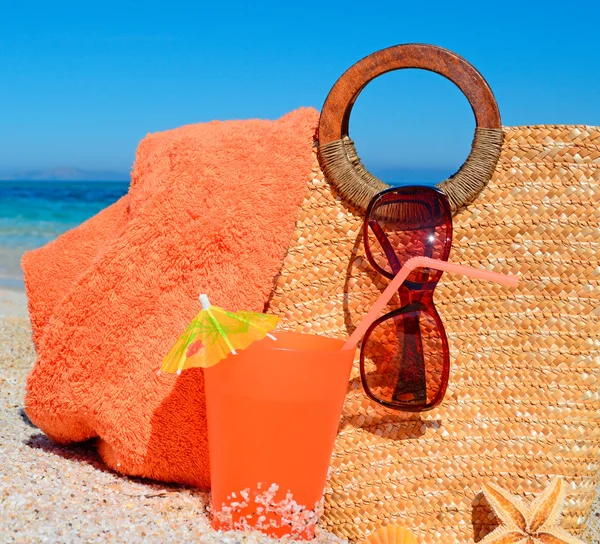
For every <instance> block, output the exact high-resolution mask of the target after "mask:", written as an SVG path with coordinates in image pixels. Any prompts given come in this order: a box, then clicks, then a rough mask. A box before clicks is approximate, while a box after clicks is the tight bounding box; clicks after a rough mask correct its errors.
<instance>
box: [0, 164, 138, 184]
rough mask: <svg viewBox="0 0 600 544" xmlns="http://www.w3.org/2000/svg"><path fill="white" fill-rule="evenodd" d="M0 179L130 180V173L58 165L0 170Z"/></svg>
mask: <svg viewBox="0 0 600 544" xmlns="http://www.w3.org/2000/svg"><path fill="white" fill-rule="evenodd" d="M0 180H4V181H11V180H18V181H128V180H129V174H127V173H125V172H116V171H114V170H80V169H79V168H74V167H72V166H58V167H56V168H51V169H49V170H25V171H20V172H16V171H13V172H0Z"/></svg>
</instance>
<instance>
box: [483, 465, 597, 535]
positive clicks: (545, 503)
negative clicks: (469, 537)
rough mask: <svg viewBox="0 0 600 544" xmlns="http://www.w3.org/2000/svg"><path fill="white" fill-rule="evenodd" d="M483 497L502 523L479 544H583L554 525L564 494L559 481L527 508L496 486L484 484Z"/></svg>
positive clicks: (555, 481)
mask: <svg viewBox="0 0 600 544" xmlns="http://www.w3.org/2000/svg"><path fill="white" fill-rule="evenodd" d="M483 494H484V495H485V498H486V499H487V501H488V502H489V503H490V505H491V506H492V508H493V510H494V513H495V514H496V516H497V517H498V518H499V519H500V521H501V522H502V524H501V525H500V526H499V527H498V528H496V529H495V530H494V531H493V532H491V533H490V534H489V535H487V536H486V537H485V538H484V539H483V540H481V541H480V542H479V544H585V542H583V540H579V539H578V538H576V537H574V536H573V535H570V534H569V533H567V532H566V531H565V530H564V529H561V528H560V527H558V525H557V522H558V518H559V517H560V514H561V511H562V509H563V506H564V502H565V496H566V494H567V489H566V486H565V483H564V481H563V480H562V479H561V478H558V477H555V478H553V479H552V481H551V482H550V485H549V486H548V487H547V488H546V489H545V490H544V491H543V492H542V493H541V494H540V495H538V496H537V497H536V498H535V499H534V501H533V502H532V503H531V504H529V505H527V504H525V502H524V501H523V500H522V499H521V498H520V497H518V496H515V495H511V494H510V493H508V492H507V491H505V490H504V489H502V488H501V487H499V486H497V485H495V484H484V486H483Z"/></svg>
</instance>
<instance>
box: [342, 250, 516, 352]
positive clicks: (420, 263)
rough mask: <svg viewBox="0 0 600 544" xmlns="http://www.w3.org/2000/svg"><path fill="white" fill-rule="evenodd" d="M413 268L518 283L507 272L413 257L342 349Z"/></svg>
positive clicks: (362, 331)
mask: <svg viewBox="0 0 600 544" xmlns="http://www.w3.org/2000/svg"><path fill="white" fill-rule="evenodd" d="M415 268H433V269H434V270H441V271H443V272H451V273H454V274H461V275H463V276H469V277H471V278H476V279H480V280H486V281H491V282H495V283H500V284H501V285H506V286H508V287H516V286H517V284H518V283H519V279H518V278H517V277H515V276H510V275H508V274H498V273H497V272H490V271H489V270H483V269H481V268H474V267H472V266H465V265H462V264H455V263H450V262H448V261H440V260H438V259H430V258H429V257H413V258H412V259H409V260H408V261H406V263H404V266H403V267H402V269H401V270H400V272H399V273H398V274H397V275H396V276H395V277H394V279H393V280H392V281H391V282H390V283H389V285H388V286H387V287H386V289H385V291H384V292H383V293H382V294H381V295H380V296H379V298H378V299H377V300H376V301H375V304H373V306H372V307H371V309H370V310H369V312H368V313H367V314H366V315H365V316H364V317H363V318H362V320H361V321H360V323H359V324H358V327H356V329H355V330H354V332H353V333H352V334H351V335H350V338H348V340H346V343H345V344H344V347H343V348H342V349H355V348H356V345H357V344H358V341H359V340H360V339H361V338H362V337H363V335H364V334H365V332H366V331H367V329H368V328H369V327H370V325H371V324H372V323H373V321H375V320H376V319H377V318H378V317H379V315H380V314H381V310H383V308H385V306H386V304H387V303H388V302H389V301H390V299H391V298H392V297H393V296H394V294H395V293H396V292H397V291H398V289H400V286H401V285H402V284H403V283H404V281H405V280H406V278H407V277H408V276H409V274H410V273H411V272H412V271H413V270H414V269H415Z"/></svg>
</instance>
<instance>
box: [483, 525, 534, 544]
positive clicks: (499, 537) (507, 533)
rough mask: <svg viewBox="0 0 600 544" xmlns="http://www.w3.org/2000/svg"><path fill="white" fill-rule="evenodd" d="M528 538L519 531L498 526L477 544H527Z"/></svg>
mask: <svg viewBox="0 0 600 544" xmlns="http://www.w3.org/2000/svg"><path fill="white" fill-rule="evenodd" d="M528 538H529V537H528V536H527V535H526V534H525V533H523V532H521V531H515V530H513V529H509V528H507V527H505V526H500V527H498V528H497V529H495V530H494V531H492V532H491V533H490V534H488V535H487V536H486V537H485V538H484V539H483V540H480V541H479V544H527V539H528Z"/></svg>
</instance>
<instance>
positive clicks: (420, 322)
mask: <svg viewBox="0 0 600 544" xmlns="http://www.w3.org/2000/svg"><path fill="white" fill-rule="evenodd" d="M442 334H443V333H441V332H440V330H439V328H438V326H437V324H436V322H435V320H434V318H433V317H432V316H431V315H430V314H429V313H427V312H426V311H424V310H415V311H410V312H406V313H403V314H400V315H396V316H393V317H389V318H388V319H385V320H384V321H382V322H380V323H378V324H376V325H374V326H373V327H372V328H371V329H370V330H369V331H368V332H367V334H366V335H365V338H364V340H363V345H362V348H361V365H362V369H361V370H362V373H363V385H364V387H365V390H366V392H367V394H368V395H369V396H371V397H372V398H375V399H377V400H378V401H381V402H383V403H386V404H388V405H392V406H393V407H395V408H399V409H405V410H409V411H419V410H423V409H428V408H430V407H431V406H432V405H433V404H436V403H437V401H439V399H440V398H441V396H443V394H444V391H445V389H446V386H447V383H448V364H449V360H448V356H447V352H446V350H445V349H444V343H443V341H442Z"/></svg>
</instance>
